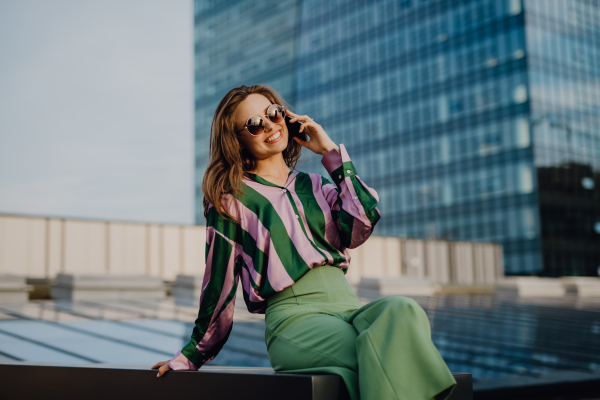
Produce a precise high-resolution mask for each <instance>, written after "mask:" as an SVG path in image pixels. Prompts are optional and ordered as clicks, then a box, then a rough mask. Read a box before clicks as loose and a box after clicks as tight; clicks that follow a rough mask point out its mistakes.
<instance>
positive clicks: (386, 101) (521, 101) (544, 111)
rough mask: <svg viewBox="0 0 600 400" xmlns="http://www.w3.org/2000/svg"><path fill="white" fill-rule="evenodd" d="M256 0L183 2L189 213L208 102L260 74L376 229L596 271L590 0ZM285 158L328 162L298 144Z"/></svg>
mask: <svg viewBox="0 0 600 400" xmlns="http://www.w3.org/2000/svg"><path fill="white" fill-rule="evenodd" d="M268 3H270V2H260V3H256V4H252V3H249V2H246V1H226V2H218V3H217V2H207V1H197V2H196V113H197V116H196V117H197V118H196V122H197V125H196V137H197V142H196V146H197V177H198V181H197V191H196V193H197V203H196V204H197V210H196V211H197V216H198V217H197V222H198V223H203V221H202V192H201V190H200V184H201V179H202V175H203V171H204V169H203V168H205V165H206V160H205V158H203V157H206V154H207V146H208V136H209V127H210V120H211V118H212V112H213V111H214V109H215V107H216V104H217V102H218V101H219V99H220V98H221V97H222V95H223V94H224V93H225V92H227V90H229V89H230V88H231V87H233V86H237V85H239V84H242V83H244V84H252V83H267V84H271V85H273V86H274V87H275V88H276V89H278V90H279V91H280V92H281V93H282V95H283V96H284V97H285V98H286V99H287V100H288V102H290V103H291V104H293V105H294V107H295V111H296V112H298V113H300V114H307V115H310V116H311V117H312V118H314V119H315V120H316V121H317V122H319V123H320V124H321V125H322V126H323V127H324V128H325V130H326V131H327V133H328V134H329V136H331V138H332V139H333V140H334V141H335V142H336V143H344V144H345V145H346V147H347V148H348V150H349V152H350V154H351V156H352V158H353V161H354V163H355V165H356V167H357V170H358V171H360V173H361V175H362V177H363V178H364V180H365V181H367V182H370V185H372V187H375V188H377V191H378V193H379V195H380V209H381V212H382V214H383V215H385V218H382V220H381V221H380V223H379V224H378V225H377V226H376V228H375V231H374V234H379V235H389V236H407V237H436V238H438V239H448V240H469V241H471V240H483V241H493V242H500V243H502V244H503V246H504V259H505V271H506V273H507V274H526V275H527V274H542V275H570V274H578V275H581V274H587V275H590V274H595V273H596V268H598V267H600V209H599V206H598V205H600V197H599V195H598V193H599V192H600V190H599V188H600V177H599V171H600V169H599V165H598V164H599V162H600V130H599V129H598V127H599V126H600V124H599V122H600V121H599V120H598V115H600V113H599V112H598V111H599V110H598V109H599V105H600V98H599V93H600V87H599V82H600V81H599V80H598V74H599V69H598V68H599V65H600V64H599V60H600V55H599V53H598V46H597V43H598V40H599V38H600V34H599V30H600V17H598V12H599V11H598V10H599V6H598V3H597V2H591V1H584V0H573V1H569V2H563V1H562V0H557V1H548V0H537V1H529V0H525V1H522V0H497V1H496V0H479V1H475V0H473V1H448V0H444V1H442V0H419V1H417V0H400V1H399V0H394V1H387V0H379V1H369V2H364V1H355V0H343V1H342V0H338V1H326V2H324V1H320V0H290V1H288V2H285V1H284V2H272V4H268ZM251 4H252V6H251ZM548 5H549V6H548ZM260 7H264V8H260ZM246 20H249V21H250V22H248V23H246V22H245V21H246ZM256 21H260V23H257V22H256ZM219 29H220V30H219ZM594 44H596V45H594ZM200 59H201V60H200ZM215 60H221V61H215ZM567 132H571V133H567ZM567 136H569V138H567ZM567 143H570V145H569V146H567ZM567 161H569V162H571V163H572V164H573V165H572V166H565V165H564V163H565V162H567ZM298 168H299V169H300V170H303V171H314V172H319V173H322V174H326V172H325V170H324V169H323V168H322V166H321V164H320V156H317V155H314V154H312V153H310V152H308V151H307V152H306V153H305V154H303V157H302V158H301V161H300V163H299V164H298ZM557 171H558V172H557ZM565 171H566V172H565ZM557 174H558V176H562V175H561V174H566V175H567V176H568V178H566V179H567V180H568V183H567V184H566V186H564V187H563V186H560V184H561V182H562V181H561V178H560V177H559V178H556V176H557ZM573 182H575V183H573ZM581 182H584V183H581ZM540 184H542V186H541V187H540ZM569 184H571V186H573V187H574V188H575V189H573V188H571V187H570V186H569ZM590 187H592V189H589V188H590ZM560 188H563V189H564V190H563V189H560ZM573 190H575V191H576V192H577V194H575V192H573ZM557 193H558V194H557ZM561 195H563V196H567V197H565V198H562V200H560V199H559V200H556V196H558V197H560V196H561ZM573 196H574V197H573ZM571 222H574V223H573V224H572V223H571ZM594 243H595V244H596V246H594ZM574 245H575V247H573V246H574Z"/></svg>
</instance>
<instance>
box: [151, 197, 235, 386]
mask: <svg viewBox="0 0 600 400" xmlns="http://www.w3.org/2000/svg"><path fill="white" fill-rule="evenodd" d="M235 234H236V226H235V224H234V222H232V221H226V220H224V219H223V218H222V217H221V216H220V215H219V214H218V213H217V212H216V209H215V208H214V207H212V206H211V207H210V209H209V212H208V216H207V224H206V240H207V243H206V255H205V260H206V269H205V270H204V278H203V282H202V292H201V295H200V306H199V310H198V318H196V321H195V326H194V329H193V331H192V335H191V338H190V341H189V342H188V343H187V344H186V345H185V346H183V348H182V349H181V350H179V351H178V352H177V353H176V354H175V356H174V357H173V358H172V359H171V360H169V361H168V362H166V366H165V362H160V363H157V364H155V365H154V366H153V367H152V368H154V367H156V366H160V367H161V369H164V372H166V371H167V370H168V369H169V368H170V369H174V370H198V369H199V368H200V367H201V366H202V365H204V364H206V363H208V362H210V361H211V360H212V359H214V358H215V357H216V356H217V354H218V353H219V352H220V351H221V349H222V348H223V345H224V344H225V342H227V339H228V338H229V334H230V333H231V328H232V326H233V311H234V303H235V295H236V290H237V285H238V281H239V276H240V270H241V264H240V262H239V261H240V260H241V258H239V257H237V252H236V250H235V249H236V247H235V240H234V239H235ZM164 372H163V373H164ZM160 375H161V372H160V369H159V376H160Z"/></svg>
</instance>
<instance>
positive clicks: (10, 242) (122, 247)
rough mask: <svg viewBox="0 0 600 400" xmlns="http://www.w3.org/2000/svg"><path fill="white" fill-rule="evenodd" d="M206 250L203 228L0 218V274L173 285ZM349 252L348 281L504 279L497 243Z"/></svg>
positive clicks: (397, 243)
mask: <svg viewBox="0 0 600 400" xmlns="http://www.w3.org/2000/svg"><path fill="white" fill-rule="evenodd" d="M205 248H206V227H205V226H203V225H170V224H145V223H138V222H118V221H95V220H83V219H67V218H45V217H34V216H17V215H0V274H13V275H20V276H24V277H27V278H42V279H43V278H46V279H55V278H56V277H57V275H58V274H59V273H63V274H79V275H101V274H107V275H123V276H125V275H148V276H156V277H160V278H162V279H163V280H165V281H174V280H175V278H176V277H177V275H189V276H197V275H202V274H203V273H204V260H205V254H204V252H205ZM349 252H350V257H351V260H350V268H349V269H348V273H347V275H346V277H347V278H348V280H349V282H350V283H351V284H354V285H357V284H359V282H360V281H361V279H362V278H365V279H379V278H401V277H402V278H410V279H412V280H413V281H414V282H417V281H418V282H425V281H427V282H431V284H432V285H493V284H494V283H495V282H496V281H498V280H499V279H501V278H502V277H503V276H504V271H503V270H504V268H503V260H502V247H501V245H499V244H495V243H482V242H452V241H443V240H422V239H409V238H397V237H387V236H371V237H370V238H369V240H367V241H366V242H365V243H364V244H363V245H361V246H359V247H358V248H356V249H350V250H349ZM182 284H183V282H178V283H177V285H178V287H183V286H182ZM184 286H185V285H184ZM386 287H387V286H386ZM386 290H387V289H386Z"/></svg>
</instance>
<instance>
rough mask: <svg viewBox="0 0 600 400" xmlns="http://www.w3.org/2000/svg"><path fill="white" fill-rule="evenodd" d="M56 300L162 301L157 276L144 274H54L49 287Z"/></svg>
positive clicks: (161, 291)
mask: <svg viewBox="0 0 600 400" xmlns="http://www.w3.org/2000/svg"><path fill="white" fill-rule="evenodd" d="M52 297H53V298H55V299H58V300H72V301H77V300H119V299H152V300H162V299H164V298H166V290H165V284H164V282H163V281H162V279H161V278H160V277H157V276H147V275H85V274H62V273H61V274H58V275H57V276H56V284H55V285H53V286H52Z"/></svg>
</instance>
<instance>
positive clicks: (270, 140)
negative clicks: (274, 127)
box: [265, 131, 281, 143]
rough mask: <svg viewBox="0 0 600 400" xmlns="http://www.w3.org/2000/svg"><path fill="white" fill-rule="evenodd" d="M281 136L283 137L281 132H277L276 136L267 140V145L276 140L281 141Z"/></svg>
mask: <svg viewBox="0 0 600 400" xmlns="http://www.w3.org/2000/svg"><path fill="white" fill-rule="evenodd" d="M279 136H281V131H279V132H277V133H276V134H275V135H273V136H271V137H270V138H269V139H267V140H265V143H269V142H272V141H273V140H275V139H279Z"/></svg>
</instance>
